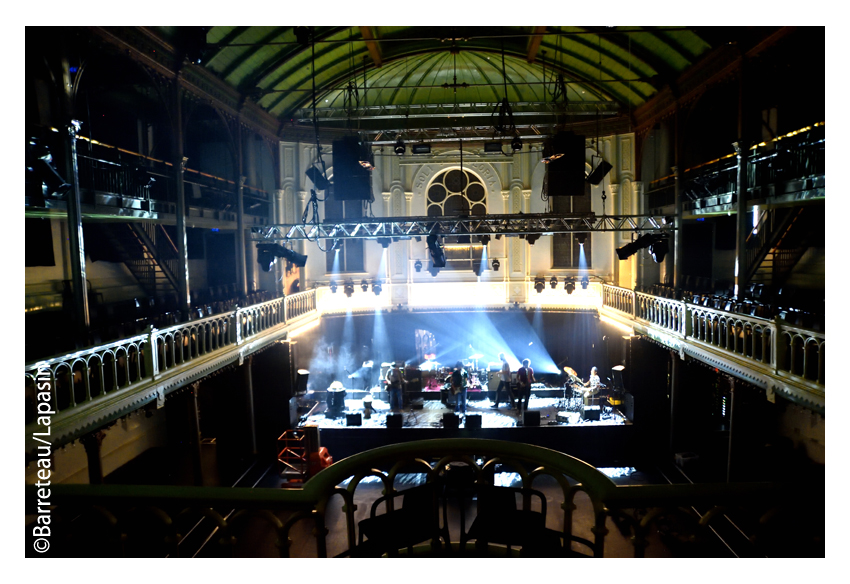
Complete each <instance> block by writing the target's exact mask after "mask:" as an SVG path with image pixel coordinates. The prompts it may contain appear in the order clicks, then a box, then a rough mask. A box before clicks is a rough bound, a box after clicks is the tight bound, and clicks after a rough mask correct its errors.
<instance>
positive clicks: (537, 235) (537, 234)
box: [525, 233, 540, 245]
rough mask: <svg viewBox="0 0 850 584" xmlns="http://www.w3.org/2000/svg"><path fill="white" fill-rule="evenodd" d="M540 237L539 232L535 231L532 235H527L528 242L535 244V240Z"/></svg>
mask: <svg viewBox="0 0 850 584" xmlns="http://www.w3.org/2000/svg"><path fill="white" fill-rule="evenodd" d="M538 239H540V234H539V233H534V234H531V235H526V236H525V240H526V241H527V242H528V245H534V242H535V241H537V240H538Z"/></svg>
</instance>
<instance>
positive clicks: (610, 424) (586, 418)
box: [298, 387, 638, 466]
mask: <svg viewBox="0 0 850 584" xmlns="http://www.w3.org/2000/svg"><path fill="white" fill-rule="evenodd" d="M330 393H333V392H307V394H306V395H305V396H304V397H303V398H302V399H301V400H300V404H301V405H300V406H299V413H300V414H301V415H300V418H298V426H299V427H303V426H316V427H318V428H319V435H320V441H321V445H322V446H324V447H326V448H327V449H328V451H329V453H330V455H331V456H332V457H333V458H334V460H341V459H342V458H345V457H347V456H351V455H353V454H356V453H358V452H362V451H364V450H368V449H371V448H376V447H378V446H383V445H386V444H392V443H398V442H408V441H411V440H426V439H434V438H459V437H464V438H469V437H477V438H489V439H495V440H509V441H514V442H524V443H528V444H535V445H538V446H543V447H546V448H552V449H554V450H558V451H560V452H565V453H567V454H571V455H573V456H576V457H578V458H581V459H583V460H586V461H587V462H590V463H591V464H594V465H596V466H626V465H629V466H634V463H635V462H638V461H637V460H636V458H637V457H636V455H635V453H636V446H635V444H634V442H635V440H634V437H635V434H634V427H633V424H632V423H631V422H630V421H629V420H628V419H627V418H626V416H625V415H624V412H623V411H621V407H618V406H615V405H613V406H612V405H611V404H609V402H608V401H607V400H606V399H604V398H603V399H601V400H599V402H598V404H594V405H593V406H592V407H586V406H585V405H584V404H583V402H582V400H581V399H580V398H579V397H577V396H575V395H573V394H572V392H568V394H569V395H567V397H566V398H565V397H564V389H563V388H551V387H548V388H544V387H537V388H535V389H532V392H531V398H530V400H529V404H528V409H527V411H526V412H522V413H521V412H520V411H518V410H517V409H512V408H511V406H510V403H501V404H500V405H499V408H498V409H496V408H494V407H492V406H493V405H494V404H493V402H492V401H491V397H495V396H494V393H493V392H490V391H487V390H478V391H469V392H468V394H467V408H466V415H459V416H458V427H457V428H453V427H452V424H451V421H452V420H451V419H449V420H446V419H445V418H444V415H445V414H451V413H453V412H454V405H453V404H452V403H451V402H449V403H448V404H446V403H443V401H441V397H442V398H443V399H446V395H445V394H442V396H441V392H439V391H433V392H432V391H423V392H411V393H408V394H405V403H404V409H403V411H402V412H400V413H399V414H398V416H399V417H398V418H396V419H395V420H393V421H395V422H396V423H398V422H400V427H399V426H396V427H393V424H392V421H391V422H390V425H389V426H390V427H388V419H387V418H388V415H390V414H391V411H390V406H389V402H388V398H387V394H386V392H384V391H382V390H380V389H378V388H373V389H372V390H370V391H365V390H345V392H344V395H345V399H344V406H343V405H342V403H340V402H341V396H340V394H342V391H339V392H336V393H337V395H335V396H330V397H329V395H328V394H330ZM364 398H365V401H366V402H367V403H368V402H369V401H370V400H371V407H370V408H369V410H370V411H369V412H368V417H367V412H366V408H365V407H364ZM329 402H330V403H331V404H333V405H332V407H330V408H329ZM475 416H480V427H478V425H477V423H476V422H477V421H478V420H477V419H475ZM538 416H539V418H538Z"/></svg>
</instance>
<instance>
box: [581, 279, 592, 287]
mask: <svg viewBox="0 0 850 584" xmlns="http://www.w3.org/2000/svg"><path fill="white" fill-rule="evenodd" d="M589 284H590V278H588V277H587V276H585V277H583V278H582V279H581V289H582V290H587V286H588V285H589Z"/></svg>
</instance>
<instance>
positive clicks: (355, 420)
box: [345, 412, 363, 426]
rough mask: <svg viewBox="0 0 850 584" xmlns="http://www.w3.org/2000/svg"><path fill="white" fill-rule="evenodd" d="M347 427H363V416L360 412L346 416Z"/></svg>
mask: <svg viewBox="0 0 850 584" xmlns="http://www.w3.org/2000/svg"><path fill="white" fill-rule="evenodd" d="M345 425H346V426H362V425H363V415H362V414H360V413H359V412H358V413H356V414H345Z"/></svg>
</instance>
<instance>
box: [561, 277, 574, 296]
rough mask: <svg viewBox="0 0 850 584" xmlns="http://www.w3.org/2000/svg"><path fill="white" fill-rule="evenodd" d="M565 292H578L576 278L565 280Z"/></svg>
mask: <svg viewBox="0 0 850 584" xmlns="http://www.w3.org/2000/svg"><path fill="white" fill-rule="evenodd" d="M564 290H566V291H567V294H572V293H573V292H575V291H576V281H575V279H574V278H567V279H566V280H564Z"/></svg>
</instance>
